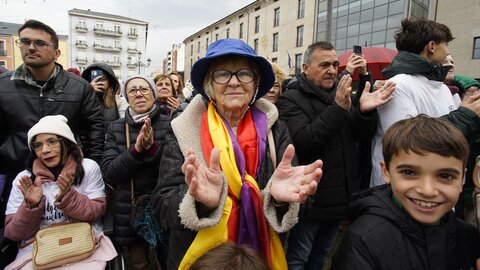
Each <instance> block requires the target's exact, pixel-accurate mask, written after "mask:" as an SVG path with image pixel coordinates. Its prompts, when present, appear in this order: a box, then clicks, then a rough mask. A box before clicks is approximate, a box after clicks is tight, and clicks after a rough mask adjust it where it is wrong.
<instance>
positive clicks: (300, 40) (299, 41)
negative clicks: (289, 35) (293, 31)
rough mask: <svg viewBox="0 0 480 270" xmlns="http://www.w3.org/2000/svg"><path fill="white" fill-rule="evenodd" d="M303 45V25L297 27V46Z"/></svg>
mask: <svg viewBox="0 0 480 270" xmlns="http://www.w3.org/2000/svg"><path fill="white" fill-rule="evenodd" d="M302 46H303V25H301V26H299V27H297V47H302Z"/></svg>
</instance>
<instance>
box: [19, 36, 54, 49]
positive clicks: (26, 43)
mask: <svg viewBox="0 0 480 270" xmlns="http://www.w3.org/2000/svg"><path fill="white" fill-rule="evenodd" d="M15 43H16V44H17V46H18V47H25V48H28V47H30V44H32V43H33V46H35V48H37V49H43V48H47V47H48V46H52V47H53V45H52V44H48V43H47V42H45V41H43V40H39V39H37V40H30V39H28V38H21V39H17V40H15Z"/></svg>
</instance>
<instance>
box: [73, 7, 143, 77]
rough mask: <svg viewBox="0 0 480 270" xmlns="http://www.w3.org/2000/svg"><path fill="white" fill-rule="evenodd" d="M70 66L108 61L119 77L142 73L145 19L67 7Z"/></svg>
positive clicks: (83, 67)
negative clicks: (68, 8)
mask: <svg viewBox="0 0 480 270" xmlns="http://www.w3.org/2000/svg"><path fill="white" fill-rule="evenodd" d="M68 15H69V32H70V44H69V45H70V55H71V58H70V65H69V66H70V67H76V68H78V69H80V71H83V70H84V69H85V68H86V67H87V66H88V65H90V64H93V63H96V62H102V63H106V64H108V65H110V66H111V67H112V68H113V70H114V72H115V74H116V75H117V77H118V78H123V79H125V78H127V77H128V76H131V75H134V74H138V73H144V72H145V68H146V67H147V66H148V64H149V61H148V60H145V59H143V58H142V54H144V53H145V49H146V44H147V34H148V23H147V22H144V21H140V20H136V19H132V18H127V17H123V16H118V15H112V14H106V13H100V12H93V11H91V10H80V9H72V10H69V11H68Z"/></svg>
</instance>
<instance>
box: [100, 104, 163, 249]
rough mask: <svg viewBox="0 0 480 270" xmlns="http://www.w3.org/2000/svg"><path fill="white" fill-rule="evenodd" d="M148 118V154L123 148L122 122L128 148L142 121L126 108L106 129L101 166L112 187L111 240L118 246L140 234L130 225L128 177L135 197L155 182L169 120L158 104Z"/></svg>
mask: <svg viewBox="0 0 480 270" xmlns="http://www.w3.org/2000/svg"><path fill="white" fill-rule="evenodd" d="M150 119H151V123H152V129H153V133H154V137H155V138H154V139H155V143H156V144H155V145H154V146H152V148H151V149H150V152H149V154H148V155H147V154H146V153H145V154H144V155H136V154H132V151H129V150H127V146H126V138H125V122H126V123H128V125H129V130H130V132H129V134H130V147H131V148H132V147H135V141H136V140H137V136H138V133H139V132H140V130H141V128H142V126H143V124H142V123H140V124H136V123H134V122H133V119H132V117H131V116H130V113H129V111H128V110H127V112H126V113H125V118H121V119H118V120H116V121H114V122H113V123H111V124H110V126H109V127H108V130H107V141H106V144H105V152H104V154H103V160H102V166H101V168H102V172H103V176H104V179H105V181H107V182H108V183H109V184H111V185H112V186H113V187H114V188H115V195H116V198H115V207H114V209H115V213H114V229H115V232H114V235H113V241H114V242H115V244H116V245H118V246H128V245H132V244H134V243H135V242H137V241H139V240H140V237H138V235H136V233H135V232H134V231H133V230H132V229H131V228H130V209H131V206H132V203H131V197H130V195H131V188H130V183H131V180H130V179H131V177H133V179H134V183H135V198H138V197H139V196H141V195H144V194H147V193H150V192H152V190H153V189H154V188H155V184H156V183H157V176H158V165H159V164H160V160H161V157H162V152H163V148H164V141H165V134H166V131H167V129H168V127H169V124H170V119H169V118H168V117H166V116H164V115H161V114H160V113H159V108H158V107H157V108H156V109H155V110H154V111H153V112H152V113H151V114H150ZM154 147H155V148H154Z"/></svg>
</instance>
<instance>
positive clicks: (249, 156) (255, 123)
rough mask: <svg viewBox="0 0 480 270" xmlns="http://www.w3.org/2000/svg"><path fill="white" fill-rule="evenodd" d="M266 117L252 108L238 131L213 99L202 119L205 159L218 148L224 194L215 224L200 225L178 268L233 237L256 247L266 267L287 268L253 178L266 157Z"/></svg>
mask: <svg viewBox="0 0 480 270" xmlns="http://www.w3.org/2000/svg"><path fill="white" fill-rule="evenodd" d="M266 138H267V118H266V115H265V113H263V112H262V111H260V110H259V109H257V108H254V107H252V108H250V110H248V111H247V113H246V114H245V116H244V118H243V119H242V120H241V121H240V123H239V124H238V127H237V136H235V133H234V132H233V130H232V129H231V128H230V126H229V125H228V123H227V122H226V121H225V119H223V118H222V117H221V116H220V115H219V114H218V113H217V112H216V109H215V107H214V106H213V104H212V102H209V104H208V110H207V111H206V112H204V114H203V116H202V123H201V144H202V150H203V153H204V158H205V160H206V161H207V162H210V153H211V150H212V149H213V147H216V148H218V149H219V150H220V166H221V168H222V171H223V173H224V174H225V177H226V179H227V181H228V197H227V200H226V202H225V206H224V209H223V213H222V217H221V219H220V222H219V224H217V225H216V226H213V227H209V228H205V229H202V230H200V231H199V232H198V233H197V236H196V237H195V240H194V241H193V242H192V244H191V245H190V247H189V249H188V250H187V253H186V254H185V256H184V257H183V260H182V262H181V264H180V267H179V269H187V268H188V267H189V266H190V265H191V264H192V263H193V262H195V261H196V260H197V259H198V258H199V257H200V256H201V255H203V254H204V253H206V252H207V251H208V250H210V249H211V248H213V247H215V246H217V245H218V244H220V243H223V242H226V241H231V242H234V243H236V244H237V245H241V246H248V247H251V248H254V249H256V250H257V251H259V252H260V254H262V255H263V257H264V258H265V260H266V261H267V263H268V265H269V267H270V269H272V270H277V269H278V270H283V269H287V268H288V267H287V262H286V259H285V253H284V251H283V247H282V244H281V242H280V239H279V237H278V235H277V233H276V232H275V231H274V230H273V229H272V228H271V226H270V225H269V224H268V222H267V220H266V217H265V214H264V212H263V199H262V195H261V192H260V188H259V187H258V185H257V181H256V180H255V177H257V176H258V172H259V170H260V167H261V162H262V160H263V159H264V157H265V152H266V150H265V149H266Z"/></svg>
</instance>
